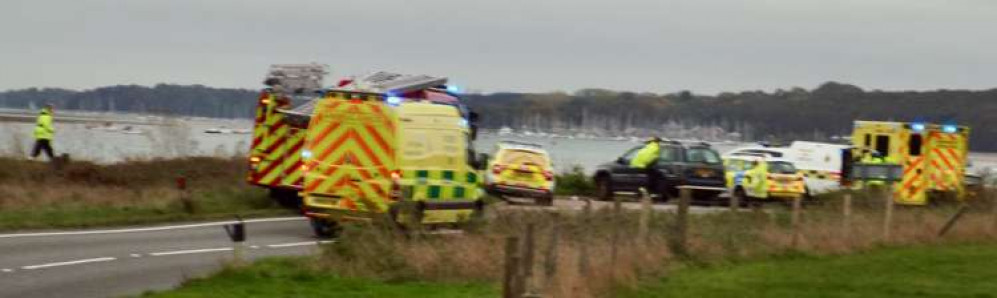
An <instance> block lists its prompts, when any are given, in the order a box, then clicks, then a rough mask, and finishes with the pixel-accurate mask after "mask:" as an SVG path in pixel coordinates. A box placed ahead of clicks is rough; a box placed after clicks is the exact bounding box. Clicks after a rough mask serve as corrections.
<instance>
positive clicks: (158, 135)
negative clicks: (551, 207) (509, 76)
mask: <svg viewBox="0 0 997 298" xmlns="http://www.w3.org/2000/svg"><path fill="white" fill-rule="evenodd" d="M56 117H57V118H56V119H57V121H58V117H59V115H57V116H56ZM101 121H118V123H115V124H113V126H112V130H106V129H102V128H94V127H92V126H94V125H95V123H96V122H90V123H86V124H84V123H65V122H62V123H60V122H57V123H56V139H55V142H54V144H53V145H54V146H55V150H56V152H59V153H69V154H70V155H72V156H73V158H74V159H78V160H91V161H95V162H101V163H108V162H116V161H121V160H126V159H135V158H152V157H175V156H192V155H201V156H220V157H221V156H245V154H246V152H247V151H248V150H249V144H250V141H251V138H252V136H251V135H250V134H233V133H223V134H208V133H204V131H205V130H206V129H210V128H219V127H224V128H228V129H233V130H251V129H252V125H253V123H252V121H249V120H222V119H201V118H185V119H173V120H170V119H166V120H163V119H151V120H150V119H148V117H143V116H137V115H111V116H107V115H105V116H104V117H103V118H102V120H101ZM121 121H130V123H134V124H126V123H121ZM100 123H101V124H100V125H101V126H103V125H105V124H104V122H100ZM138 123H145V124H138ZM164 123H165V124H164ZM88 126H89V127H88ZM126 126H131V129H130V130H132V131H136V132H135V133H125V132H124V131H123V130H122V129H123V128H124V127H126ZM33 127H34V125H33V124H32V123H24V122H0V152H2V153H3V154H5V155H24V154H26V153H27V152H29V150H30V149H31V146H32V143H33V139H32V137H31V132H32V129H33ZM500 140H519V141H525V142H531V143H537V144H540V145H543V146H544V148H546V149H547V151H548V152H550V154H551V157H552V159H553V162H554V167H555V168H556V169H557V170H558V171H564V170H567V169H570V168H571V167H572V166H575V165H578V166H581V167H583V168H584V169H585V170H586V171H587V172H591V171H592V170H594V169H595V168H596V166H598V165H599V164H602V163H605V162H610V161H613V160H615V159H616V158H617V157H619V156H620V155H622V154H623V153H624V152H626V151H627V150H629V149H630V148H633V147H636V146H640V141H639V140H636V139H624V140H608V139H571V138H552V137H546V136H524V135H517V136H511V135H506V136H500V135H497V134H493V133H483V134H481V135H480V136H479V138H478V142H477V143H476V147H477V149H478V151H479V152H484V153H491V152H492V150H493V148H494V145H495V143H496V142H498V141H500ZM742 145H743V144H737V143H717V144H713V146H714V148H716V149H717V151H719V152H721V153H724V152H726V151H728V150H732V149H734V148H736V147H738V146H742ZM970 160H971V161H972V163H973V164H974V166H975V167H974V169H971V170H970V171H971V172H977V171H979V170H983V169H985V168H988V167H989V168H995V169H997V154H995V153H971V154H970Z"/></svg>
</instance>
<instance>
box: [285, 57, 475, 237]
mask: <svg viewBox="0 0 997 298" xmlns="http://www.w3.org/2000/svg"><path fill="white" fill-rule="evenodd" d="M445 84H446V79H445V78H443V79H441V78H435V77H429V76H406V75H397V74H392V73H375V74H372V75H369V76H367V77H364V78H362V79H360V80H357V81H354V82H352V83H350V84H349V85H347V86H344V87H340V88H336V89H331V90H328V91H326V92H325V96H324V97H323V98H322V100H320V101H318V102H317V103H316V106H315V110H314V112H313V114H312V116H311V120H310V123H309V126H308V132H307V136H306V138H305V150H304V151H303V152H302V154H303V157H304V164H303V166H302V170H303V171H304V172H305V181H304V186H303V190H302V195H303V197H304V206H303V209H304V213H305V215H306V216H307V217H309V218H310V219H311V221H312V226H313V228H314V231H315V233H316V234H317V235H318V236H330V235H333V234H334V233H335V231H336V230H337V228H338V227H339V226H340V225H341V224H342V223H344V222H351V221H374V220H378V219H385V220H387V222H390V223H392V224H398V225H399V226H401V227H416V226H421V225H434V224H454V223H459V222H463V221H467V220H469V219H471V218H472V217H473V216H475V215H479V214H481V212H482V211H483V208H484V202H483V201H482V198H483V193H484V192H483V190H482V189H481V177H480V172H479V169H481V168H483V164H484V162H485V159H486V157H484V156H479V155H478V154H476V153H475V151H474V147H473V144H474V139H475V135H476V133H475V128H474V126H473V121H474V120H475V118H476V117H475V116H474V115H473V113H470V112H469V111H467V109H466V108H465V107H464V106H463V104H461V103H460V101H459V98H458V97H457V95H456V94H455V92H453V90H447V88H446V86H445Z"/></svg>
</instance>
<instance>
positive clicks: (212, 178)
mask: <svg viewBox="0 0 997 298" xmlns="http://www.w3.org/2000/svg"><path fill="white" fill-rule="evenodd" d="M0 168H2V169H4V170H3V171H0V230H25V229H45V228H81V227H93V226H110V225H134V224H146V223H155V222H168V221H186V220H204V219H219V218H231V217H233V216H234V215H241V216H245V217H251V216H270V215H290V214H293V212H291V211H289V210H285V209H282V208H280V207H279V206H277V205H276V204H274V203H273V202H272V200H270V198H269V197H268V196H267V193H266V191H265V190H263V189H261V188H258V187H254V186H250V185H248V184H247V183H246V182H245V180H244V175H245V169H246V166H245V164H244V161H242V160H241V159H237V158H232V159H225V158H179V159H156V160H132V161H125V162H120V163H115V164H109V165H99V164H93V163H89V162H85V161H77V162H73V163H71V164H69V165H68V166H67V167H65V168H63V169H59V170H56V169H53V168H52V167H51V166H50V165H49V164H47V163H42V162H34V161H28V160H22V159H11V158H0ZM179 176H183V177H186V180H187V185H188V189H189V190H190V198H191V201H192V202H193V206H194V212H187V211H186V210H185V208H184V207H183V204H182V203H181V201H180V191H178V190H177V189H176V186H175V183H176V179H177V177H179Z"/></svg>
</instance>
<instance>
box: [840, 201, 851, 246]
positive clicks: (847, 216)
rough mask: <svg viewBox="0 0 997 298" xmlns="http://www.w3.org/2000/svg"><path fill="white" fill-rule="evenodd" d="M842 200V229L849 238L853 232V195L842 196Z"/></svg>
mask: <svg viewBox="0 0 997 298" xmlns="http://www.w3.org/2000/svg"><path fill="white" fill-rule="evenodd" d="M842 200H843V201H842V204H841V205H842V206H841V228H842V229H843V230H844V234H845V236H848V235H850V234H851V232H852V193H851V192H845V193H844V194H842Z"/></svg>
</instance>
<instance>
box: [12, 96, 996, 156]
mask: <svg viewBox="0 0 997 298" xmlns="http://www.w3.org/2000/svg"><path fill="white" fill-rule="evenodd" d="M256 96H257V91H255V90H245V89H220V88H210V87H205V86H200V85H193V86H181V85H167V84H160V85H156V86H153V87H143V86H134V85H129V86H110V87H102V88H97V89H93V90H86V91H74V90H66V89H36V88H31V89H22V90H12V91H7V92H2V93H0V107H7V108H32V107H35V108H37V107H40V106H41V105H42V104H44V103H54V104H55V105H56V106H57V107H58V108H60V109H73V110H88V111H108V112H110V111H114V112H119V111H120V112H134V113H152V114H172V115H187V116H201V117H218V118H249V117H252V114H253V108H254V105H255V100H256ZM465 99H466V100H467V103H468V104H469V105H470V106H471V108H473V109H474V110H475V111H477V112H478V113H479V114H481V121H482V122H481V125H482V127H484V128H492V129H497V128H500V127H504V126H508V127H512V128H515V129H530V130H536V131H547V132H560V133H584V134H595V135H607V136H611V135H620V134H627V135H637V136H640V135H652V134H653V135H664V136H681V137H684V136H688V134H690V133H691V134H693V136H697V135H703V134H710V135H711V136H710V137H711V138H713V137H717V138H723V137H728V138H730V137H737V138H741V139H744V140H773V141H788V140H796V139H804V140H828V139H830V138H831V137H832V136H836V135H845V136H847V135H848V134H849V133H850V131H851V127H852V121H854V120H892V121H927V122H955V123H958V124H963V125H969V126H971V127H972V129H973V132H972V141H971V146H972V147H973V149H975V150H987V151H994V150H997V89H990V90H982V91H968V90H936V91H919V92H915V91H899V92H892V91H890V92H887V91H878V90H876V91H865V90H863V89H861V88H859V87H856V86H853V85H848V84H842V83H836V82H828V83H825V84H823V85H821V86H819V87H817V88H816V89H813V90H806V89H803V88H792V89H789V90H776V91H774V92H763V91H746V92H739V93H731V92H725V93H720V94H717V95H700V94H693V93H692V92H688V91H683V92H677V93H672V94H653V93H633V92H618V91H611V90H603V89H583V90H579V91H577V92H575V93H572V94H568V93H543V94H538V93H495V94H470V95H467V96H465ZM679 132H683V134H681V135H679Z"/></svg>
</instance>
